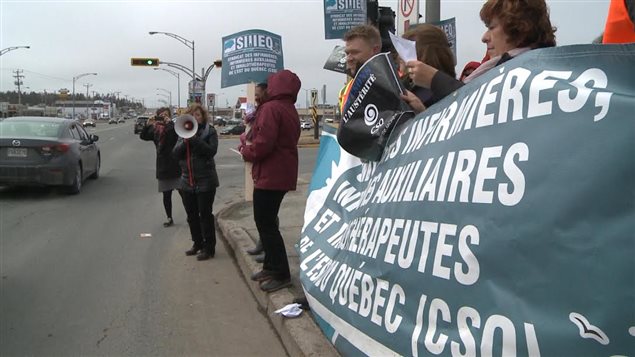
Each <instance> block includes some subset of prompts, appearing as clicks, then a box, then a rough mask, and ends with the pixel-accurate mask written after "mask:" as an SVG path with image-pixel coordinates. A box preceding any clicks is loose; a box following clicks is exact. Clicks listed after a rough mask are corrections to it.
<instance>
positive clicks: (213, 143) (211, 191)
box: [173, 103, 219, 260]
mask: <svg viewBox="0 0 635 357" xmlns="http://www.w3.org/2000/svg"><path fill="white" fill-rule="evenodd" d="M187 114H189V115H191V116H192V117H194V119H195V120H196V122H197V123H198V129H197V131H196V134H195V135H194V136H192V137H191V138H189V139H184V138H182V137H181V138H179V139H178V141H177V143H176V145H175V146H174V150H173V154H174V156H175V157H176V158H177V159H178V160H179V164H180V166H181V197H182V199H183V206H184V207H185V212H186V213H187V224H188V225H189V227H190V234H191V236H192V241H193V242H194V245H193V246H192V248H191V249H190V250H188V251H186V252H185V254H186V255H195V254H197V253H199V252H200V253H199V254H198V256H197V257H196V259H198V260H207V259H210V258H213V257H214V254H215V253H216V230H215V227H214V214H213V212H212V208H213V204H214V197H215V196H216V187H218V184H219V183H218V174H217V173H216V163H215V162H214V156H215V155H216V151H217V150H218V135H217V134H216V129H214V126H213V125H211V124H210V123H209V115H208V113H207V110H205V108H203V106H201V105H200V104H198V103H195V104H192V105H191V106H190V107H189V108H188V110H187Z"/></svg>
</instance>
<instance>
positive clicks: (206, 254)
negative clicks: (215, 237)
mask: <svg viewBox="0 0 635 357" xmlns="http://www.w3.org/2000/svg"><path fill="white" fill-rule="evenodd" d="M214 253H215V252H214V251H213V250H211V249H203V251H201V252H200V253H198V255H197V256H196V260H208V259H211V258H214Z"/></svg>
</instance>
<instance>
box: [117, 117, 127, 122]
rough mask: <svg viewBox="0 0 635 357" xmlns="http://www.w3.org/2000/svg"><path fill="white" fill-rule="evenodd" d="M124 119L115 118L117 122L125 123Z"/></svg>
mask: <svg viewBox="0 0 635 357" xmlns="http://www.w3.org/2000/svg"><path fill="white" fill-rule="evenodd" d="M125 122H126V120H125V119H124V118H119V120H117V123H125Z"/></svg>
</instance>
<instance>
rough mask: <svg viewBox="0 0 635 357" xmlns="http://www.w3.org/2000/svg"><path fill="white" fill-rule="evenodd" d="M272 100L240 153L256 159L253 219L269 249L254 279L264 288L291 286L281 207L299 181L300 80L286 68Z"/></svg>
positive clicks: (272, 87)
mask: <svg viewBox="0 0 635 357" xmlns="http://www.w3.org/2000/svg"><path fill="white" fill-rule="evenodd" d="M267 85H268V86H267V99H266V100H265V101H264V102H263V103H262V104H260V106H259V108H258V111H257V115H256V119H255V120H254V122H253V124H252V128H251V133H252V139H251V145H242V146H241V147H240V153H241V154H242V155H243V158H244V160H245V161H250V162H252V163H253V167H252V177H253V180H254V194H253V206H254V220H255V221H256V227H257V228H258V234H259V235H260V239H261V241H262V245H263V248H264V251H265V261H264V264H263V269H262V271H260V272H258V273H256V274H254V275H253V276H252V277H251V278H252V279H253V280H255V281H260V282H261V283H260V288H261V289H262V290H263V291H267V292H271V291H276V290H279V289H282V288H284V287H287V286H289V285H291V274H290V272H289V262H288V260H287V252H286V249H285V247H284V241H283V239H282V235H281V234H280V230H279V227H278V223H277V222H278V211H279V210H280V204H281V203H282V199H283V198H284V195H285V194H286V193H287V192H288V191H293V190H295V188H296V182H297V179H298V139H299V138H300V118H299V117H298V111H297V110H296V109H295V102H296V99H297V96H298V92H299V91H300V85H301V83H300V79H299V78H298V76H297V75H295V73H293V72H291V71H288V70H283V71H280V72H278V73H275V74H271V75H269V78H268V79H267Z"/></svg>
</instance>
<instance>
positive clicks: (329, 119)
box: [324, 118, 333, 123]
mask: <svg viewBox="0 0 635 357" xmlns="http://www.w3.org/2000/svg"><path fill="white" fill-rule="evenodd" d="M324 122H325V123H332V122H333V118H326V119H324Z"/></svg>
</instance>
